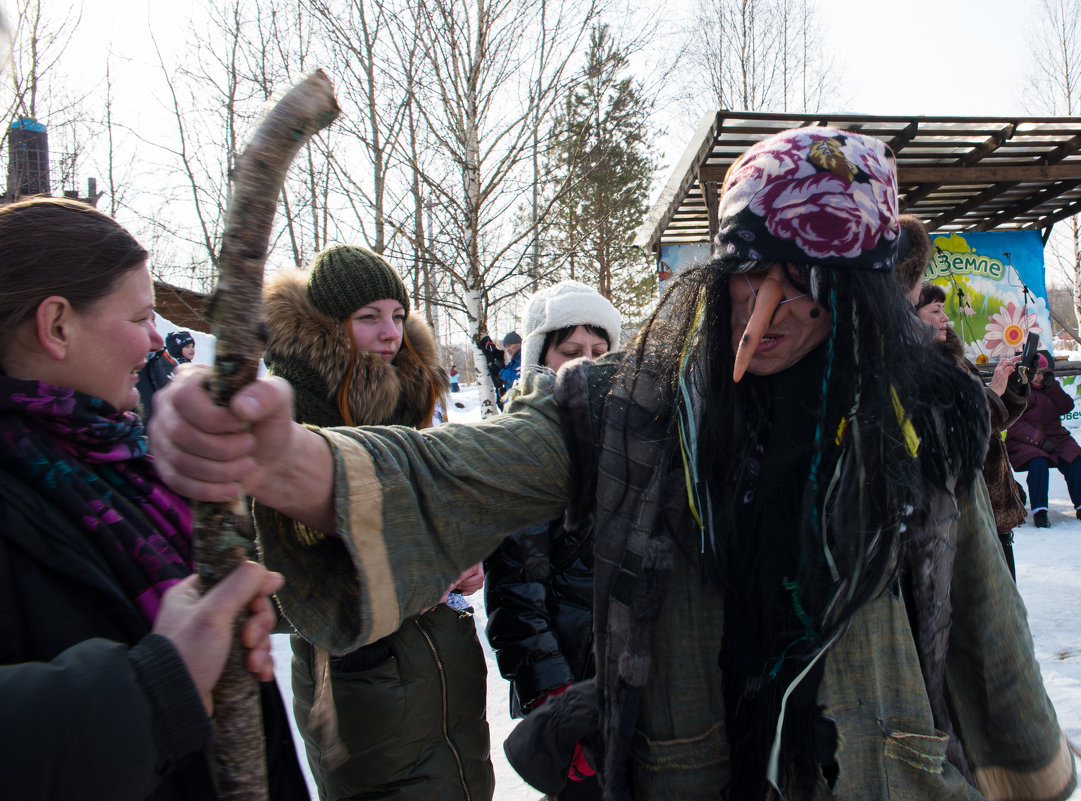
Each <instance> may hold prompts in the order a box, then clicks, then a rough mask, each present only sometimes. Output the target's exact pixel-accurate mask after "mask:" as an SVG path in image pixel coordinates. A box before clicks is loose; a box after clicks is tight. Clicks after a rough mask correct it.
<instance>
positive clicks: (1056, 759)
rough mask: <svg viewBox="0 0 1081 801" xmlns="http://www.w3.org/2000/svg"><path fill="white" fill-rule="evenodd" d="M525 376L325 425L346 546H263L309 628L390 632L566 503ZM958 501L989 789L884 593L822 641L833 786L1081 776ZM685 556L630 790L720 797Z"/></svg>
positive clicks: (960, 655) (983, 546)
mask: <svg viewBox="0 0 1081 801" xmlns="http://www.w3.org/2000/svg"><path fill="white" fill-rule="evenodd" d="M522 385H523V386H522V390H521V394H520V396H519V397H518V398H517V399H516V400H515V402H514V403H513V404H512V405H511V406H510V407H509V409H508V411H509V413H508V414H505V415H501V416H499V417H497V418H494V419H492V420H489V421H485V422H483V423H480V424H476V425H455V424H450V425H444V426H441V427H439V428H438V429H429V430H425V431H413V430H409V429H404V428H383V429H349V430H345V429H338V430H327V431H325V432H323V435H324V437H325V438H326V439H327V441H328V443H329V444H330V446H331V448H332V450H333V453H334V458H335V489H336V491H335V498H336V508H337V521H336V522H337V533H338V534H339V536H340V538H341V539H339V540H335V541H333V546H332V547H333V549H334V552H333V553H331V552H325V553H324V554H323V555H322V556H321V558H319V559H318V560H315V559H313V560H310V561H309V560H305V559H303V558H297V557H296V555H295V554H294V555H292V556H290V555H289V554H288V549H286V551H283V550H281V549H280V548H277V547H276V544H275V543H274V542H273V541H267V540H266V539H264V542H263V546H264V552H265V558H266V562H267V565H268V566H269V567H270V568H272V569H275V570H281V571H283V572H284V573H285V574H286V576H287V577H288V583H287V585H286V587H285V588H284V589H283V590H282V596H283V603H287V605H288V606H289V607H290V608H292V610H293V614H292V615H291V619H292V622H293V623H294V625H296V626H297V627H298V629H299V630H300V631H301V632H302V633H303V634H304V636H305V637H307V638H308V639H310V640H312V641H313V642H316V643H319V644H320V645H323V646H325V647H326V648H327V649H328V650H330V652H331V653H345V652H348V651H349V650H351V649H353V648H356V647H357V646H358V645H360V644H363V643H366V642H370V641H371V640H373V639H376V638H378V637H381V636H384V635H385V634H387V633H389V632H391V631H393V630H394V629H395V628H397V626H398V625H399V623H400V621H401V620H402V619H404V618H406V617H408V616H409V615H410V614H412V613H415V612H416V611H417V610H418V609H422V608H424V607H426V606H427V605H429V604H430V603H431V602H432V599H433V598H437V597H439V595H440V594H441V592H442V590H443V588H444V587H445V586H447V585H448V584H449V583H451V582H452V581H453V580H454V579H455V578H456V577H457V576H458V575H459V574H460V573H461V572H462V570H464V569H465V568H466V567H468V566H469V565H472V564H475V563H476V562H477V561H478V560H480V559H482V558H483V557H484V556H486V555H487V554H488V553H489V552H490V551H491V550H492V549H493V548H494V547H495V545H496V544H498V542H499V541H500V540H501V538H502V537H503V536H504V535H506V534H507V533H508V532H512V531H515V530H517V529H519V528H522V527H524V526H525V525H528V524H530V523H536V522H538V521H542V520H548V519H551V518H553V517H555V516H556V515H557V514H559V513H560V512H561V511H562V510H563V509H564V508H565V507H566V506H567V504H568V502H569V501H570V499H571V494H572V493H571V489H572V488H571V486H570V481H571V479H570V476H571V465H570V459H569V456H568V449H567V445H566V442H565V440H564V436H563V432H562V429H561V426H560V421H559V412H558V409H557V407H556V402H555V399H554V397H553V394H552V388H551V380H550V379H546V378H544V377H541V376H532V375H531V376H527V377H525V378H524V380H523V382H522ZM605 479H606V477H605V476H601V477H600V481H601V482H602V483H603V481H604V480H605ZM958 510H959V512H960V516H959V517H958V518H957V519H956V520H955V521H947V523H948V524H949V525H955V526H956V537H955V542H956V547H957V558H956V561H955V575H954V578H953V582H952V600H953V609H954V617H953V627H952V633H951V640H950V652H949V656H948V662H947V678H946V682H947V691H948V693H949V697H950V700H951V702H952V705H953V708H954V715H953V717H954V720H955V721H956V724H957V726H958V729H959V732H958V734H959V736H960V738H961V740H962V742H963V743H964V746H965V754H966V757H967V759H968V763H969V765H970V766H971V768H972V770H973V774H974V776H975V780H976V784H977V787H978V789H976V788H973V787H971V786H970V785H969V784H968V783H967V782H966V781H965V780H964V778H963V777H962V776H961V774H960V773H959V772H958V771H957V770H956V769H955V768H954V767H953V766H952V765H951V764H949V763H948V762H947V761H946V759H945V753H944V752H945V738H944V737H942V736H941V733H940V732H937V731H936V730H935V728H934V725H933V723H932V714H931V710H930V706H929V704H928V701H927V694H926V691H925V688H924V684H923V679H922V677H921V672H920V666H919V659H918V656H917V652H916V648H915V645H914V643H913V638H912V632H911V629H910V626H909V619H908V611H907V609H906V607H905V602H904V600H903V598H902V597H901V596H900V595H894V594H891V593H888V592H887V593H883V594H882V595H880V596H878V597H877V598H876V599H875V600H873V601H871V602H870V603H868V604H867V605H866V606H865V607H864V608H863V609H862V610H860V611H859V612H858V613H857V614H856V615H855V617H854V619H853V621H852V625H851V626H850V628H849V629H848V630H847V631H846V633H845V634H844V636H843V637H842V638H841V639H840V640H839V641H838V642H837V643H836V644H835V645H834V646H833V647H832V649H830V650H829V651H828V652H827V655H826V665H825V675H824V677H823V679H822V682H821V684H820V688H819V702H820V703H821V704H823V706H824V707H825V714H827V715H828V716H829V717H831V718H832V719H833V720H834V721H835V723H836V725H837V730H838V742H839V747H838V752H837V755H836V756H837V761H838V764H839V766H840V774H839V777H838V779H837V783H836V786H835V788H834V797H837V798H841V799H852V801H857V800H858V801H863V800H864V799H887V798H890V799H923V800H924V801H934V800H938V799H943V800H944V799H973V800H975V799H981V798H987V799H992V801H997V800H998V799H1048V800H1050V799H1064V798H1066V797H1068V796H1069V794H1070V793H1071V792H1072V791H1073V788H1074V786H1075V774H1074V766H1073V761H1072V757H1071V755H1070V752H1069V749H1068V747H1067V743H1066V740H1065V737H1064V736H1063V735H1062V733H1061V731H1060V728H1059V726H1058V723H1057V720H1056V718H1055V713H1054V710H1053V708H1052V707H1051V704H1050V701H1049V700H1048V698H1047V696H1046V693H1045V692H1044V688H1043V684H1042V680H1041V678H1040V674H1039V668H1038V665H1037V663H1036V660H1035V657H1034V654H1033V647H1032V641H1031V637H1030V635H1029V631H1028V624H1027V621H1026V617H1025V610H1024V606H1023V604H1022V602H1021V599H1020V597H1019V595H1018V594H1017V590H1016V588H1015V587H1014V585H1013V583H1012V581H1011V580H1010V577H1009V573H1008V572H1007V570H1006V567H1005V563H1004V561H1003V559H1002V555H1001V549H1000V548H999V545H998V540H997V537H996V536H995V525H994V520H993V518H992V516H991V512H990V506H989V503H988V499H987V493H986V490H985V489H984V487H983V484H982V482H979V481H978V482H977V483H976V485H975V486H974V488H973V490H972V491H970V492H969V493H967V494H966V495H965V496H963V497H962V498H959V499H958ZM283 556H284V557H285V558H281V557H283ZM674 560H675V564H674V566H673V569H672V577H671V580H670V582H669V587H668V590H667V596H666V598H665V602H664V606H663V609H662V611H661V613H660V618H659V620H658V621H657V624H656V626H655V628H654V630H653V643H652V661H651V664H649V665H648V670H649V681H648V683H647V685H646V687H645V692H644V696H643V698H642V701H641V705H640V708H639V713H638V715H637V721H636V723H635V727H634V731H633V733H631V732H628V733H627V735H628V736H629V737H630V738H631V760H632V765H631V766H630V773H631V785H632V788H633V790H634V797H635V798H639V799H672V801H677V800H678V801H697V800H698V799H703V800H704V799H716V798H717V797H718V796H719V791H720V788H722V787H723V786H724V785H725V784H726V782H727V777H728V747H727V740H726V735H725V729H724V705H723V698H722V693H721V682H720V680H719V676H718V675H717V654H718V653H719V651H720V646H721V633H722V625H723V620H724V609H723V601H722V595H721V593H720V592H718V591H717V590H716V589H715V588H713V587H711V586H710V585H709V583H708V582H704V581H703V580H702V577H701V565H700V563H699V559H698V554H697V553H695V552H690V553H688V552H684V551H681V550H679V549H676V551H675V552H674ZM286 596H290V600H289V601H288V602H286V601H285V597H286ZM328 598H335V599H339V603H327V602H325V600H326V599H328ZM342 599H347V601H345V602H342ZM597 602H598V604H604V603H610V601H608V600H607V599H600V598H599V599H597ZM598 613H599V612H598Z"/></svg>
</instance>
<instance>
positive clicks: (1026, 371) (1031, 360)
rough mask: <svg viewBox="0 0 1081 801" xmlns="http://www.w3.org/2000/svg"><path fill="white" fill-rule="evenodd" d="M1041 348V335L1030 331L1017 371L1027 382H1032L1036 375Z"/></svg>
mask: <svg viewBox="0 0 1081 801" xmlns="http://www.w3.org/2000/svg"><path fill="white" fill-rule="evenodd" d="M1039 346H1040V335H1039V334H1037V333H1036V332H1035V331H1029V332H1028V338H1027V339H1026V340H1025V349H1024V350H1023V351H1021V362H1020V364H1018V365H1017V370H1018V372H1019V373H1021V377H1022V379H1024V380H1025V381H1028V380H1030V379H1031V378H1032V376H1034V375H1035V374H1036V360H1037V359H1038V358H1039V356H1040V354H1039V352H1038V351H1037V348H1039Z"/></svg>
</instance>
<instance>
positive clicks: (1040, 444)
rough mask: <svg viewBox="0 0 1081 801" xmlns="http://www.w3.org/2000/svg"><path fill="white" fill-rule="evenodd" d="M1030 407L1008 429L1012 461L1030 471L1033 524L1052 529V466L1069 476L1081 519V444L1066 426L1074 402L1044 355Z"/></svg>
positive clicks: (1068, 486) (1019, 468)
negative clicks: (1064, 420) (1049, 495)
mask: <svg viewBox="0 0 1081 801" xmlns="http://www.w3.org/2000/svg"><path fill="white" fill-rule="evenodd" d="M1031 383H1032V392H1031V393H1030V394H1029V397H1028V406H1027V407H1026V408H1025V411H1024V413H1023V414H1022V415H1021V417H1020V419H1019V420H1018V421H1017V422H1016V423H1014V424H1013V425H1012V426H1010V428H1009V430H1007V431H1006V449H1007V451H1009V454H1010V463H1011V464H1012V465H1013V469H1014V470H1017V471H1018V472H1027V473H1028V502H1029V506H1031V508H1032V525H1034V526H1036V528H1048V527H1049V526H1050V525H1051V522H1050V520H1048V518H1047V511H1048V509H1047V507H1048V504H1047V493H1048V482H1049V478H1050V474H1051V467H1052V466H1053V467H1055V468H1057V469H1058V471H1059V472H1060V473H1062V475H1063V477H1064V478H1065V479H1066V489H1067V490H1068V491H1069V493H1070V501H1071V502H1072V503H1073V505H1074V514H1075V515H1076V516H1077V518H1078V519H1079V520H1081V445H1078V444H1077V441H1076V440H1075V439H1074V438H1073V437H1072V436H1070V432H1069V431H1067V430H1066V427H1065V426H1063V425H1062V417H1061V416H1062V415H1064V414H1066V413H1067V412H1070V411H1073V408H1074V401H1073V398H1071V397H1070V396H1069V395H1067V394H1066V391H1065V390H1064V389H1063V388H1062V386H1061V385H1060V384H1059V382H1058V380H1056V378H1055V369H1054V367H1052V366H1051V363H1050V362H1049V361H1048V360H1047V357H1046V356H1044V354H1042V353H1041V354H1040V355H1039V358H1038V359H1037V363H1036V374H1035V375H1034V376H1033V377H1032V382H1031Z"/></svg>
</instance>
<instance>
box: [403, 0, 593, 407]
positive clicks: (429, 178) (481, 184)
mask: <svg viewBox="0 0 1081 801" xmlns="http://www.w3.org/2000/svg"><path fill="white" fill-rule="evenodd" d="M599 11H600V8H599V6H598V2H597V0H589V2H585V3H581V4H572V3H567V2H549V0H473V1H472V2H468V3H462V2H458V0H418V1H417V2H416V4H415V6H414V8H413V13H414V15H415V16H414V18H415V19H416V21H417V23H418V28H419V35H420V36H422V37H423V41H424V43H425V49H424V51H423V59H424V62H425V66H426V70H425V72H424V74H423V83H421V84H419V85H418V86H417V91H416V93H415V99H416V100H417V109H418V112H419V114H420V115H421V118H422V119H423V121H424V123H425V126H426V128H427V130H428V131H429V133H430V134H431V136H432V137H433V139H434V140H435V142H436V143H437V145H438V147H439V150H440V152H441V155H442V157H443V159H445V168H444V169H443V170H442V171H440V168H439V167H436V168H435V169H436V170H437V171H436V172H434V173H433V172H432V171H431V170H428V171H426V172H425V173H424V175H423V180H424V183H425V184H426V186H427V190H428V192H429V194H430V196H431V197H432V198H433V202H434V206H435V212H436V216H438V217H439V218H440V224H441V226H442V230H443V231H445V232H446V236H447V238H448V240H449V241H447V242H446V243H445V244H446V245H447V248H446V251H445V252H446V254H447V255H448V257H449V258H447V260H446V261H444V263H443V266H444V269H445V270H446V271H447V273H448V274H449V275H450V276H452V280H453V282H454V284H455V285H456V287H457V288H458V291H459V292H460V301H461V304H462V305H461V311H462V312H464V314H465V315H466V317H467V319H468V325H469V334H470V336H471V337H472V338H473V340H474V341H477V340H479V339H480V338H481V337H483V336H485V335H487V334H488V333H489V332H488V314H489V309H490V308H491V307H492V306H493V305H495V304H498V303H499V302H500V301H502V300H503V299H504V298H506V297H509V296H510V295H512V294H513V293H515V292H517V291H518V289H520V281H519V280H518V279H519V277H520V276H521V274H522V272H523V262H524V258H525V254H526V250H527V248H525V247H524V246H523V243H528V242H531V237H532V234H533V231H534V230H535V228H534V227H533V226H528V227H526V228H525V229H522V230H514V229H513V227H512V226H511V225H509V224H508V222H509V220H511V218H512V217H513V213H514V208H515V204H516V203H517V202H518V200H519V199H520V198H521V197H524V196H527V195H528V193H529V191H530V185H531V180H532V174H531V172H530V170H529V164H530V162H531V158H532V143H533V126H534V125H536V124H537V120H538V119H545V118H546V117H547V116H548V115H549V114H550V113H551V112H552V111H553V109H554V108H555V107H556V106H557V104H558V103H559V102H560V101H561V99H562V98H563V96H564V94H565V91H566V88H567V87H568V85H569V81H570V80H571V73H572V68H571V66H570V65H571V63H572V59H573V58H574V57H575V51H576V50H577V49H578V47H579V46H580V45H581V44H582V42H583V41H584V40H585V39H586V37H587V35H588V31H589V27H590V25H591V24H592V22H593V21H594V20H595V19H596V17H597V15H598V13H599ZM542 31H543V35H542ZM547 211H548V210H547V209H545V210H542V211H541V212H540V213H539V214H538V220H543V218H544V217H545V216H546V215H547ZM474 364H475V366H476V369H477V373H478V374H479V375H480V376H481V377H482V381H481V389H482V408H483V409H484V410H485V413H494V410H495V396H494V389H493V387H492V385H491V383H490V382H488V381H486V380H485V378H486V376H487V371H486V369H485V364H484V356H483V354H482V352H481V351H480V349H479V348H477V349H475V352H474Z"/></svg>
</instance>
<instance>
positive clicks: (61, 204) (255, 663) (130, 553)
mask: <svg viewBox="0 0 1081 801" xmlns="http://www.w3.org/2000/svg"><path fill="white" fill-rule="evenodd" d="M74 267H77V269H73V268H74ZM0 282H2V284H3V286H4V293H3V295H2V299H0V388H2V391H0V405H2V407H3V408H2V410H0V430H2V435H0V454H2V456H0V469H2V471H3V480H2V481H0V587H2V588H3V589H2V590H0V643H2V645H0V665H2V666H0V692H3V696H4V698H5V699H6V700H5V702H4V713H3V715H2V716H0V717H2V722H3V723H4V725H3V726H0V729H2V730H3V732H4V735H3V738H4V742H3V743H2V744H0V751H2V752H3V753H4V754H5V755H7V756H9V757H12V759H11V762H10V763H9V764H10V765H11V766H12V767H14V768H15V769H14V771H9V772H8V774H7V776H5V789H6V790H7V791H8V792H9V793H10V795H11V797H13V798H20V799H37V798H64V799H66V800H70V799H79V798H86V799H96V800H97V799H109V798H126V799H131V798H153V799H193V801H194V799H199V800H200V801H202V799H213V798H216V797H217V793H216V791H215V788H214V786H213V781H212V777H211V774H210V769H209V767H208V760H207V749H208V747H209V745H210V741H211V736H212V729H211V724H210V717H209V715H210V713H211V711H212V708H211V707H212V702H211V699H210V690H211V688H212V686H213V685H214V683H215V682H216V680H217V677H218V674H219V673H220V671H221V668H222V665H223V664H224V660H225V653H226V651H227V649H228V643H229V637H228V635H229V633H230V631H231V628H232V620H233V618H234V616H235V613H236V612H237V611H239V609H241V608H243V607H245V606H247V607H249V608H250V609H251V610H252V611H253V612H255V613H256V614H255V615H254V616H253V617H252V618H251V619H250V620H249V622H248V624H247V625H246V626H245V627H244V630H243V633H242V640H243V642H244V643H245V645H247V646H249V647H254V648H255V650H254V651H253V653H252V654H251V655H250V657H249V659H248V668H249V669H250V670H252V671H253V672H255V673H256V674H257V675H259V676H260V678H263V679H272V677H273V673H272V671H271V668H270V661H269V640H268V639H267V635H268V632H269V630H270V627H271V626H272V625H273V617H274V616H273V615H272V613H271V608H270V606H269V604H268V602H267V599H266V598H265V597H264V596H265V595H267V594H268V593H269V592H272V591H274V590H275V589H277V588H278V586H279V585H280V578H275V577H273V575H272V574H268V573H267V572H266V571H265V570H263V569H262V568H260V567H258V566H256V565H253V564H246V565H243V566H242V571H238V572H237V573H236V574H233V575H231V576H230V577H228V578H226V579H225V581H224V582H223V584H221V585H219V589H216V590H214V591H212V592H211V594H209V595H207V596H205V597H204V598H203V599H202V600H200V599H198V594H197V592H196V591H195V586H194V578H193V577H192V576H191V574H192V557H191V552H192V548H191V546H192V542H191V512H190V510H189V508H188V504H187V501H186V500H185V499H184V498H181V497H180V496H178V495H176V494H175V493H173V492H172V491H171V490H169V489H168V488H167V487H166V486H165V485H164V484H163V483H162V482H161V480H160V479H159V477H158V474H157V472H156V470H155V468H154V464H153V462H152V461H151V459H150V457H149V456H148V455H147V445H146V438H145V436H144V434H143V427H142V424H141V423H140V421H139V418H138V417H137V416H136V415H135V414H134V413H133V412H132V410H133V409H134V408H135V406H136V404H137V402H138V399H139V396H138V392H137V391H136V389H135V383H136V379H137V376H138V373H139V370H140V368H141V367H142V365H143V362H144V361H145V358H146V354H147V353H148V352H151V351H154V350H157V349H159V348H160V347H161V346H162V340H161V337H160V336H159V335H158V333H157V332H156V330H155V327H154V293H153V283H152V281H151V277H150V272H149V270H148V269H147V252H146V251H145V250H144V249H143V248H142V247H141V246H140V245H139V243H138V242H137V241H135V239H134V238H133V237H132V236H131V235H130V234H129V233H128V232H127V231H125V230H124V229H123V228H122V227H120V226H119V225H117V223H116V222H115V221H113V220H112V219H111V218H109V217H107V216H105V215H104V214H101V213H100V212H98V211H96V210H95V209H94V208H92V207H90V206H87V205H85V204H83V203H78V202H74V201H68V200H54V199H35V200H30V201H25V202H21V203H15V204H12V205H9V206H6V207H4V208H3V209H0ZM223 601H224V602H225V604H224V605H222V602H223ZM219 634H220V635H221V636H218V635H219ZM161 635H165V636H164V637H163V636H161ZM211 635H212V636H211ZM208 657H209V659H210V664H209V665H208V664H207V658H208ZM219 657H220V659H219ZM262 707H263V716H264V722H265V733H266V735H267V738H266V742H267V752H268V763H269V765H270V771H271V773H270V787H271V798H275V799H299V798H307V792H306V788H305V786H304V780H303V777H302V775H301V773H300V770H299V766H298V764H297V761H296V755H295V751H294V749H293V745H292V741H291V737H290V732H289V729H288V725H287V718H286V716H285V709H284V707H283V705H282V702H281V698H280V696H279V695H278V691H277V688H276V686H275V685H274V684H273V682H272V681H268V682H267V683H264V684H263V685H262Z"/></svg>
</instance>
